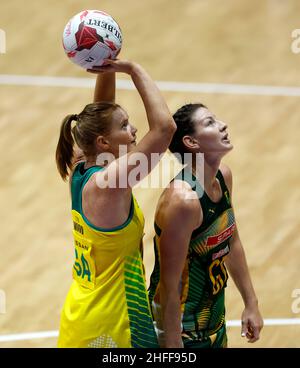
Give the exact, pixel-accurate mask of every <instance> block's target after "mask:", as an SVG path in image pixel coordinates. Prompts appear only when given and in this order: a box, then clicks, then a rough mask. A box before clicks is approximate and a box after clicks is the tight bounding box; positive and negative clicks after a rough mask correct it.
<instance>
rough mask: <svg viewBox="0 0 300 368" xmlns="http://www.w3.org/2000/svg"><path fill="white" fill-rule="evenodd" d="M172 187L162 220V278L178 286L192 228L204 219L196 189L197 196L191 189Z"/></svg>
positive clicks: (167, 282) (165, 283)
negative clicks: (192, 193) (192, 195)
mask: <svg viewBox="0 0 300 368" xmlns="http://www.w3.org/2000/svg"><path fill="white" fill-rule="evenodd" d="M169 191H170V193H167V195H166V198H165V202H166V203H165V209H164V214H163V217H162V223H161V224H160V227H161V236H160V262H161V282H162V283H163V284H164V285H169V286H173V287H175V288H176V287H177V286H178V282H179V280H180V277H181V274H182V271H183V268H184V264H185V261H186V256H187V253H188V246H189V243H190V239H191V235H192V232H193V230H194V229H195V228H197V227H198V226H199V224H200V223H201V222H202V211H201V206H200V202H199V199H198V197H197V195H196V193H194V198H192V197H191V191H192V190H191V189H189V190H188V189H183V188H181V189H174V188H170V189H169ZM187 198H188V199H187ZM162 205H163V204H162Z"/></svg>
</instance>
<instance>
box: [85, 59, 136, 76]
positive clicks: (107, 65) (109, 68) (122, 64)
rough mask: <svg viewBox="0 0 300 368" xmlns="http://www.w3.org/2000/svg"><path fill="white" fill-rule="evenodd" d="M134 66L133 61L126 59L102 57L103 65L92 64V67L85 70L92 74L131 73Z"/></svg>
mask: <svg viewBox="0 0 300 368" xmlns="http://www.w3.org/2000/svg"><path fill="white" fill-rule="evenodd" d="M135 66H136V64H135V63H133V62H131V61H128V60H118V59H115V60H112V59H104V63H103V65H101V66H94V67H93V68H92V69H87V71H88V72H89V73H93V74H98V73H114V72H119V73H126V74H130V75H131V74H132V71H133V70H134V68H135Z"/></svg>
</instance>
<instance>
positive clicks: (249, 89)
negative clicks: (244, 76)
mask: <svg viewBox="0 0 300 368" xmlns="http://www.w3.org/2000/svg"><path fill="white" fill-rule="evenodd" d="M156 83H157V85H158V87H159V88H160V90H162V91H171V92H192V93H200V92H201V93H221V94H238V95H241V94H243V95H263V96H294V97H299V96H300V87H284V86H259V85H247V84H221V83H187V82H167V81H157V82H156ZM1 84H2V85H11V86H42V87H76V88H91V87H94V85H95V79H91V78H72V77H46V76H33V75H13V74H0V85H1ZM117 88H118V89H123V90H133V89H134V85H133V83H132V82H131V81H130V80H124V79H121V80H120V79H119V80H118V81H117Z"/></svg>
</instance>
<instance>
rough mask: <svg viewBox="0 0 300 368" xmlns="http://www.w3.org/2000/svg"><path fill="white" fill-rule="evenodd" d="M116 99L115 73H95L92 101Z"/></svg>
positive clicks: (111, 100)
mask: <svg viewBox="0 0 300 368" xmlns="http://www.w3.org/2000/svg"><path fill="white" fill-rule="evenodd" d="M115 99H116V74H115V73H100V74H98V75H97V79H96V85H95V91H94V102H102V101H105V102H115Z"/></svg>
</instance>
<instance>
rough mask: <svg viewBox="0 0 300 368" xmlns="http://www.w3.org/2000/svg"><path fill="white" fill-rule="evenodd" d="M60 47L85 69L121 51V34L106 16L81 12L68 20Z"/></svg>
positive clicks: (94, 11)
mask: <svg viewBox="0 0 300 368" xmlns="http://www.w3.org/2000/svg"><path fill="white" fill-rule="evenodd" d="M63 47H64V49H65V52H66V54H67V56H68V57H69V59H70V60H71V61H72V62H73V63H75V64H77V65H79V66H81V67H82V68H84V69H90V68H92V67H93V66H95V65H97V66H100V65H102V64H103V60H104V59H115V58H116V57H117V55H118V53H119V52H120V51H121V47H122V32H121V29H120V27H119V25H118V23H117V22H116V21H115V20H114V19H113V17H112V16H110V15H109V14H107V13H105V12H103V11H99V10H84V11H82V12H80V13H78V14H76V15H75V16H74V17H73V18H72V19H70V20H69V22H68V23H67V25H66V26H65V29H64V32H63Z"/></svg>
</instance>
